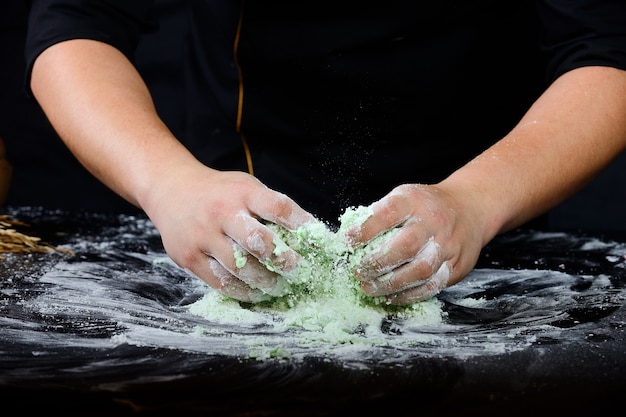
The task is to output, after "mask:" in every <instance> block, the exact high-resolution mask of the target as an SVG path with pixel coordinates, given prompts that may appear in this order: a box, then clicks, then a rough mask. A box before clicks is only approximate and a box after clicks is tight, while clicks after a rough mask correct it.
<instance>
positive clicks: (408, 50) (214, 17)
mask: <svg viewBox="0 0 626 417" xmlns="http://www.w3.org/2000/svg"><path fill="white" fill-rule="evenodd" d="M189 4H190V13H189V26H188V27H187V28H186V30H188V33H187V34H186V36H187V37H188V40H189V42H188V50H187V51H186V54H185V56H186V61H185V71H186V72H185V82H186V85H185V88H186V103H185V117H186V124H185V129H184V132H183V133H181V138H180V139H181V141H182V142H183V143H184V144H185V145H186V146H187V147H188V148H189V149H190V150H191V151H192V152H193V153H194V154H195V155H196V157H197V158H198V159H200V160H201V161H202V162H204V163H205V164H207V165H209V166H211V167H214V168H217V169H239V170H248V171H250V172H253V173H254V175H255V176H257V177H258V178H259V179H261V180H262V181H263V182H264V183H266V184H267V185H268V186H270V187H272V188H274V189H276V190H279V191H282V192H285V193H286V194H288V195H290V196H291V197H292V198H294V199H295V200H296V201H297V202H298V203H299V204H300V205H302V206H303V207H304V208H305V209H307V210H309V211H311V212H312V213H314V214H316V215H318V216H319V217H321V218H323V219H325V220H327V221H329V222H334V221H335V220H337V218H338V216H339V214H340V213H341V212H342V211H343V209H344V208H346V207H349V206H355V205H360V204H364V205H365V204H370V203H371V202H373V201H375V200H377V199H379V198H381V197H382V196H383V195H385V194H386V193H387V192H389V191H390V190H391V188H392V187H394V186H396V185H398V184H401V183H407V182H411V183H432V182H437V181H440V180H442V179H443V178H445V177H446V176H447V175H449V174H450V173H451V172H452V171H453V170H455V169H457V168H459V167H460V166H462V165H463V164H465V163H467V162H468V161H469V160H470V159H471V158H473V157H474V156H476V155H477V154H478V153H479V152H481V151H482V150H484V149H485V148H486V147H488V146H489V145H491V144H492V143H494V142H495V141H497V140H498V139H500V138H501V137H502V136H503V135H505V134H506V133H507V132H508V130H510V129H511V128H512V127H513V125H514V124H515V123H516V122H517V121H518V120H519V118H520V117H521V116H522V115H523V112H524V111H525V110H526V109H527V108H528V107H529V106H530V104H531V103H532V102H533V101H534V100H535V99H536V98H537V96H538V95H539V94H540V93H541V91H542V90H543V89H544V88H545V87H546V85H547V83H549V82H550V81H552V80H554V79H555V78H556V77H558V76H559V75H561V74H562V73H564V72H566V71H569V70H571V69H574V68H577V67H580V66H586V65H606V66H615V67H618V68H622V69H626V1H608V0H606V1H604V0H570V1H563V0H545V1H536V2H535V3H533V2H530V1H528V0H508V1H502V0H476V1H473V0H442V1H435V2H428V3H427V2H421V1H419V2H418V1H405V0H386V1H385V2H362V1H354V0H334V1H332V2H330V1H327V0H315V1H308V0H299V1H293V0H248V1H234V0H231V1H227V0H196V1H191V2H190V3H189ZM150 5H151V2H150V1H143V0H132V1H127V0H110V1H94V0H83V1H80V2H79V1H76V0H74V1H72V0H32V1H31V15H30V21H29V25H30V27H29V32H28V39H27V45H26V57H27V65H28V68H30V67H31V65H32V62H33V61H34V59H35V58H36V57H37V55H38V54H39V53H40V52H41V51H43V50H44V49H45V48H47V47H48V46H50V45H52V44H54V43H56V42H59V41H63V40H66V39H72V38H89V39H96V40H100V41H103V42H107V43H110V44H112V45H114V46H116V47H117V48H119V49H120V50H121V51H122V52H123V53H124V54H126V55H127V56H128V57H129V59H131V60H132V59H133V51H134V49H135V47H136V45H137V43H138V42H139V40H140V37H141V35H142V33H146V32H150V31H153V30H155V28H156V26H155V24H156V23H157V22H156V21H155V18H154V16H153V14H152V13H151V8H150ZM27 75H28V74H27ZM246 152H248V158H247V157H246Z"/></svg>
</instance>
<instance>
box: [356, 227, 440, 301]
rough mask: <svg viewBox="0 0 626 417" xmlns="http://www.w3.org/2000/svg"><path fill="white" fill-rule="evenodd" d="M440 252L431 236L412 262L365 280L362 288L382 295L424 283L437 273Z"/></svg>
mask: <svg viewBox="0 0 626 417" xmlns="http://www.w3.org/2000/svg"><path fill="white" fill-rule="evenodd" d="M440 253H441V252H440V250H439V245H437V244H436V243H435V241H434V239H432V238H431V239H430V240H428V242H427V243H426V244H425V245H424V246H423V247H422V249H421V250H420V252H419V253H418V255H417V256H415V257H414V259H412V260H411V261H410V262H408V263H405V264H403V265H401V266H400V267H398V268H396V269H394V270H393V271H391V272H388V273H386V274H385V275H383V276H380V277H377V278H375V279H371V280H369V281H365V282H363V283H362V284H361V288H362V289H363V291H364V292H365V294H367V295H371V296H381V295H392V294H396V293H399V292H402V291H405V290H407V289H410V288H413V287H416V286H421V285H424V284H425V283H426V282H427V281H429V280H431V279H432V277H433V276H434V275H436V274H435V268H436V265H440V264H441V263H440V262H441V261H440V256H441V255H440Z"/></svg>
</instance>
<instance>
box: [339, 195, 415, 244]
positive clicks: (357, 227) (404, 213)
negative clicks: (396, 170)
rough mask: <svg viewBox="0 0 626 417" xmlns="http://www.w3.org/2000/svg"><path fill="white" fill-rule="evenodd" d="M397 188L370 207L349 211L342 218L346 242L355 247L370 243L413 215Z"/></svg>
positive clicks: (407, 202) (404, 197)
mask: <svg viewBox="0 0 626 417" xmlns="http://www.w3.org/2000/svg"><path fill="white" fill-rule="evenodd" d="M400 190H401V188H400V187H397V188H396V189H394V190H393V191H391V192H390V193H389V194H387V195H386V196H385V197H383V198H382V199H380V200H378V201H377V202H375V203H373V204H372V205H370V206H369V207H362V208H361V207H360V208H359V209H357V210H356V212H350V211H347V212H346V213H344V216H343V217H342V219H341V220H342V225H343V224H344V223H346V222H347V223H350V226H348V227H345V231H344V235H345V238H346V241H347V242H348V243H349V244H350V245H352V246H353V247H357V246H358V245H359V244H363V243H366V242H369V241H370V240H372V239H374V238H375V237H376V236H378V235H380V234H381V233H383V232H385V231H386V230H389V229H392V228H394V227H396V226H398V225H400V224H402V223H403V222H404V221H406V219H407V218H409V216H410V215H411V213H412V207H411V205H410V204H409V201H408V200H407V199H406V196H405V195H404V194H403V193H402V192H401V191H400Z"/></svg>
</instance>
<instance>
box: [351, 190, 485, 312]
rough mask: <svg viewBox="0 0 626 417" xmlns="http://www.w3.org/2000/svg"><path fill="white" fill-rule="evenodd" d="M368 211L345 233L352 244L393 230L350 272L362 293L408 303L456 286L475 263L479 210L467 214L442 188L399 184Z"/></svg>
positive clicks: (479, 244)
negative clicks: (357, 223) (358, 281)
mask: <svg viewBox="0 0 626 417" xmlns="http://www.w3.org/2000/svg"><path fill="white" fill-rule="evenodd" d="M371 209H372V210H373V214H372V215H371V216H370V217H369V218H367V220H365V222H363V223H362V225H356V226H353V227H352V228H351V229H348V231H347V232H346V236H347V237H348V240H349V242H351V243H352V245H353V246H355V247H356V246H359V245H362V244H367V242H369V241H371V240H372V239H373V238H375V237H376V236H378V235H380V234H382V233H384V232H386V231H388V230H390V229H393V228H399V230H398V231H397V232H396V233H394V234H392V235H390V238H389V239H387V240H386V241H385V242H384V243H382V244H381V245H380V247H379V248H378V250H376V251H374V252H373V253H371V254H369V255H366V256H364V257H363V259H362V260H361V262H360V265H359V266H358V267H357V268H356V270H355V271H354V275H355V276H356V278H357V279H359V280H360V281H361V282H362V284H361V288H362V290H363V292H364V293H365V294H367V295H369V296H385V297H386V298H387V299H388V301H389V302H390V303H391V304H396V305H403V304H410V303H413V302H417V301H421V300H424V299H427V298H430V297H433V296H434V295H436V294H438V293H439V292H440V291H441V290H443V289H444V288H446V287H448V286H450V285H453V284H456V283H457V282H459V281H461V280H462V279H463V278H464V277H465V276H466V275H467V274H468V273H469V272H470V271H471V270H472V269H473V267H474V266H475V265H476V261H477V260H478V256H479V255H480V251H481V249H482V247H483V238H482V237H483V230H482V227H481V222H480V218H479V216H478V214H479V211H478V210H475V211H476V212H477V213H473V212H472V210H471V208H470V207H467V206H465V205H462V204H461V202H460V200H459V199H457V198H455V195H453V194H452V193H451V192H450V191H448V190H446V189H444V188H443V187H440V186H437V185H420V184H405V185H401V186H398V187H396V188H395V189H394V190H393V191H391V192H390V193H389V194H387V195H386V196H385V197H383V198H382V199H381V200H379V201H377V202H375V203H373V204H372V205H371Z"/></svg>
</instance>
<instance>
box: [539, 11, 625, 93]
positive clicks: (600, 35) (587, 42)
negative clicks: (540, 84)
mask: <svg viewBox="0 0 626 417" xmlns="http://www.w3.org/2000/svg"><path fill="white" fill-rule="evenodd" d="M537 6H538V11H539V15H540V17H541V19H542V21H543V26H544V38H543V46H544V48H545V50H546V51H547V52H548V54H549V64H548V78H549V80H550V81H553V80H554V79H556V78H557V77H559V76H560V75H561V74H563V73H565V72H567V71H570V70H572V69H575V68H578V67H583V66H591V65H599V66H610V67H616V68H620V69H623V70H626V0H538V1H537Z"/></svg>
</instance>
